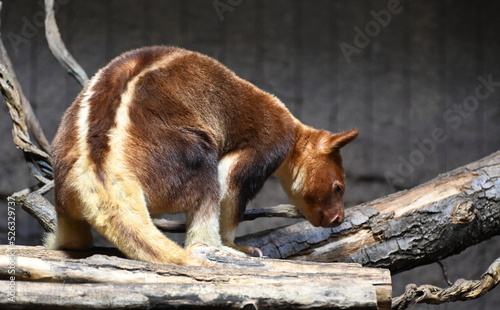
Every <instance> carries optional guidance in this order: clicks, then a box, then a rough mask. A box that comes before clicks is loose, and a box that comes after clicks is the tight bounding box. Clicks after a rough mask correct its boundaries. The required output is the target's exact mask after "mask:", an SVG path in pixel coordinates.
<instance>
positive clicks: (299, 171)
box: [277, 127, 358, 227]
mask: <svg viewBox="0 0 500 310" xmlns="http://www.w3.org/2000/svg"><path fill="white" fill-rule="evenodd" d="M357 136H358V130H357V129H353V130H349V131H345V132H341V133H330V132H328V131H324V130H315V129H312V128H309V127H308V128H304V129H303V130H301V131H300V132H299V134H298V137H297V139H296V142H295V146H294V149H293V151H292V153H291V154H290V156H289V157H288V158H287V159H286V160H285V162H284V164H283V165H282V166H281V167H280V169H279V171H278V173H277V176H278V177H279V178H280V180H281V183H282V185H283V188H284V189H285V191H286V192H287V193H288V196H289V198H290V200H291V201H292V203H293V204H295V206H297V207H298V208H299V209H300V210H301V211H302V213H303V214H304V216H305V217H306V218H307V220H308V221H309V222H310V223H311V224H312V225H314V226H322V227H334V226H338V225H340V224H341V223H342V222H343V220H344V191H345V173H344V169H343V168H342V157H341V156H340V149H341V148H342V147H344V146H345V145H346V144H348V143H349V142H351V141H352V140H354V139H355V138H356V137H357Z"/></svg>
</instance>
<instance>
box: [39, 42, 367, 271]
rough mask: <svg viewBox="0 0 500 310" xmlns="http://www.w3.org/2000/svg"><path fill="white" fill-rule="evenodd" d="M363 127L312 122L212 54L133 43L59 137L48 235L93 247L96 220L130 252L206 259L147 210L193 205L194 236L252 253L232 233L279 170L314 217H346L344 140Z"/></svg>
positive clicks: (62, 244)
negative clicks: (335, 129)
mask: <svg viewBox="0 0 500 310" xmlns="http://www.w3.org/2000/svg"><path fill="white" fill-rule="evenodd" d="M357 133H358V132H357V130H351V131H348V132H344V133H340V134H332V133H329V132H327V131H322V130H315V129H312V128H310V127H308V126H305V125H303V124H302V123H300V122H299V121H298V120H297V119H296V118H294V117H293V116H292V115H291V114H290V112H289V111H288V110H287V109H286V107H285V106H284V105H283V104H282V103H281V102H280V101H279V100H278V99H277V98H276V97H274V96H272V95H271V94H268V93H266V92H264V91H262V90H260V89H258V88H257V87H255V86H254V85H252V84H250V83H249V82H247V81H245V80H243V79H241V78H239V77H237V76H236V75H235V74H234V73H233V72H232V71H230V70H229V69H227V68H226V67H224V66H223V65H221V64H220V63H218V62H217V61H216V60H214V59H211V58H209V57H207V56H204V55H201V54H198V53H195V52H190V51H186V50H183V49H179V48H174V47H149V48H143V49H138V50H134V51H131V52H128V53H125V54H123V55H122V56H119V57H117V58H116V59H114V60H113V61H112V62H111V63H110V64H109V65H108V66H106V67H104V68H103V69H101V70H100V71H99V72H98V73H97V74H96V76H94V77H93V78H92V79H91V80H90V81H89V84H88V85H87V86H86V88H85V89H84V90H83V91H82V93H81V94H80V95H79V96H78V97H77V99H76V100H75V102H74V103H73V105H72V106H71V107H70V108H69V109H68V111H67V112H66V114H65V116H64V118H63V121H62V124H61V126H60V128H59V130H58V133H57V135H56V138H55V139H54V143H53V154H52V155H53V163H54V174H55V198H56V209H57V214H58V229H57V231H56V233H55V235H51V236H49V237H48V238H47V241H46V244H47V245H48V246H49V247H51V248H68V249H83V248H86V247H89V246H91V244H92V236H91V234H90V226H93V227H94V228H95V229H96V230H97V231H98V232H99V233H101V234H102V235H104V236H105V237H106V238H107V239H108V240H109V241H111V242H112V243H114V244H115V245H116V246H117V247H118V248H119V249H120V250H121V251H122V252H123V253H124V254H125V255H127V256H128V257H130V258H134V259H138V260H145V261H150V262H156V263H174V264H190V265H192V264H194V265H197V264H199V261H198V260H196V259H194V258H192V257H190V256H189V255H188V254H186V252H185V251H184V250H183V249H181V248H180V247H179V246H177V245H176V244H175V243H173V242H171V241H170V240H169V239H168V238H166V237H165V236H164V235H163V234H162V233H161V232H160V231H158V229H156V228H155V226H154V225H153V223H152V221H151V218H150V215H153V216H157V215H160V214H162V213H176V212H185V213H186V215H187V222H188V223H187V224H188V232H187V238H186V244H188V245H189V244H194V243H197V242H201V243H206V244H209V245H212V246H216V247H219V248H223V249H225V250H228V249H237V250H240V251H244V252H247V253H252V251H253V248H251V247H242V246H236V245H235V244H234V243H233V240H234V236H235V231H236V228H237V226H238V223H239V221H240V219H241V217H242V215H243V212H244V210H245V206H246V204H247V203H248V201H249V200H250V199H252V198H253V197H254V196H255V195H256V194H257V192H258V191H259V190H260V189H261V188H262V186H263V184H264V182H265V181H266V179H267V178H268V177H269V176H270V175H272V174H273V173H274V174H276V175H277V176H278V177H279V178H280V180H281V182H282V184H283V187H284V188H285V190H286V191H287V192H288V193H289V195H290V198H291V200H292V201H293V202H294V203H295V204H296V205H297V206H298V207H299V208H300V209H301V210H302V212H303V213H304V214H305V216H306V217H307V219H308V220H309V221H310V222H311V223H312V224H313V225H315V226H324V227H331V226H335V225H338V224H340V223H341V222H342V220H343V217H344V216H343V202H342V201H343V193H344V189H345V183H344V182H345V177H344V171H343V169H342V160H341V157H340V152H339V149H340V148H341V147H343V146H344V145H346V144H347V143H349V142H350V141H352V140H353V139H354V138H355V137H356V136H357ZM89 224H90V225H89Z"/></svg>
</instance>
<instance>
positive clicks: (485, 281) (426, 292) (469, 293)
mask: <svg viewBox="0 0 500 310" xmlns="http://www.w3.org/2000/svg"><path fill="white" fill-rule="evenodd" d="M498 283H500V257H499V258H497V259H496V260H495V261H494V262H493V264H491V266H490V267H489V268H488V270H487V271H486V272H485V273H484V274H483V275H482V276H481V279H480V280H473V281H467V280H464V279H459V280H457V281H456V282H455V283H454V284H453V285H452V286H450V287H448V288H445V289H442V288H439V287H436V286H433V285H422V286H418V287H417V286H416V285H415V284H408V285H407V286H406V291H405V292H404V294H403V295H401V296H399V297H396V298H394V300H393V302H392V309H397V310H403V309H406V308H408V307H410V306H412V305H414V304H416V303H426V304H442V303H446V302H453V301H458V300H460V301H465V300H472V299H476V298H479V297H481V296H483V295H484V294H486V293H487V292H489V291H491V290H492V289H494V288H495V287H496V286H497V285H498Z"/></svg>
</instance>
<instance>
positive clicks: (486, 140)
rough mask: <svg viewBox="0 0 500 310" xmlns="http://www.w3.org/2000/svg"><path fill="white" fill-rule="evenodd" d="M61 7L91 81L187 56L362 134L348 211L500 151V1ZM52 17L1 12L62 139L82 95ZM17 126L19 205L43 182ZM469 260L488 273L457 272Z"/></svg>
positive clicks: (21, 229)
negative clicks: (158, 57)
mask: <svg viewBox="0 0 500 310" xmlns="http://www.w3.org/2000/svg"><path fill="white" fill-rule="evenodd" d="M56 2H57V3H58V7H59V9H58V15H57V20H58V22H59V25H60V28H61V29H60V30H61V33H62V36H63V39H64V40H65V42H66V44H67V46H68V48H69V50H70V51H71V52H72V53H73V55H74V56H75V58H76V59H77V60H78V61H79V62H80V63H81V65H82V66H83V67H84V68H85V70H86V71H87V73H88V74H89V75H92V74H94V73H95V72H96V70H97V69H98V68H100V67H102V66H103V65H105V64H106V63H107V62H108V61H109V60H111V59H112V58H113V57H115V56H116V55H118V54H119V53H121V52H123V51H126V50H128V49H131V48H135V47H139V46H143V45H150V44H171V45H178V46H181V47H185V48H188V49H193V50H197V51H200V52H203V53H206V54H208V55H210V56H212V57H215V58H217V59H219V60H220V61H221V62H223V63H224V64H226V65H227V66H228V67H230V68H231V69H233V70H234V71H235V72H236V73H237V74H239V75H240V76H242V77H244V78H246V79H248V80H250V81H251V82H253V83H255V84H256V85H257V86H259V87H261V88H263V89H265V90H267V91H269V92H271V93H274V94H275V95H277V96H278V97H279V98H281V99H282V101H283V102H284V103H285V104H286V105H287V106H288V107H289V109H290V110H291V111H292V112H293V113H294V114H295V115H296V116H297V117H299V118H300V119H301V120H302V121H303V122H305V123H307V124H309V125H312V126H314V127H318V128H324V129H329V130H332V131H339V130H345V129H350V128H353V127H358V128H359V129H360V131H361V134H360V137H359V139H358V140H357V141H356V142H355V143H353V144H352V145H349V146H348V147H347V148H346V149H345V150H344V152H343V154H344V158H345V160H344V162H345V167H346V170H347V174H348V182H349V183H348V186H349V187H348V193H347V204H348V205H354V204H357V203H360V202H363V201H367V200H371V199H374V198H376V197H379V196H381V195H385V194H388V193H390V192H393V191H396V190H399V189H403V188H409V187H412V186H414V185H416V184H419V183H421V182H423V181H425V180H429V179H431V178H432V177H434V176H436V175H437V174H439V173H441V172H445V171H448V170H450V169H453V168H455V167H458V166H460V165H463V164H466V163H468V162H470V161H474V160H476V159H479V158H481V157H483V156H486V155H488V154H490V153H491V152H493V151H496V150H498V149H499V148H500V104H499V101H500V87H499V85H498V84H499V82H500V66H499V63H498V55H499V54H500V34H499V33H500V21H499V20H498V16H499V14H500V3H499V2H497V1H485V0H482V1H475V2H470V1H449V0H448V1H430V0H425V1H424V0H419V1H401V2H399V1H396V0H371V1H364V0H363V1H361V0H350V1H347V0H342V1H340V0H339V1H326V0H321V1H320V0H316V1H306V0H301V1H285V0H281V1H278V0H273V1H270V0H268V1H263V0H258V1H257V0H256V1H250V0H246V1H245V0H240V1H228V0H216V1H203V0H197V1H194V0H191V1H186V0H184V1H180V0H179V1H157V0H145V1H132V0H127V1H125V0H121V1H118V0H115V1H110V0H108V1H83V0H56ZM42 19H43V9H42V5H41V1H32V0H16V1H6V2H4V8H3V10H2V38H3V41H4V43H5V45H6V46H7V49H8V51H9V53H10V56H11V59H12V61H13V63H14V66H15V69H16V72H17V74H18V78H19V80H20V82H21V84H22V86H23V88H24V91H25V93H26V95H27V97H28V98H29V99H30V100H31V102H32V103H33V105H34V107H35V110H36V112H37V115H38V117H39V119H40V121H41V123H42V126H43V127H44V129H45V131H46V134H47V135H48V136H49V137H50V138H52V137H53V135H54V133H55V130H56V128H57V125H58V123H59V121H60V118H61V116H62V113H63V111H64V109H65V108H66V107H67V106H68V105H69V104H70V103H71V101H72V100H73V99H74V97H75V96H76V95H77V93H78V91H79V89H80V87H79V85H78V84H77V83H76V82H75V81H74V80H72V78H70V77H69V76H67V75H66V74H65V72H64V71H63V70H62V69H61V68H60V66H59V65H58V64H57V63H56V61H55V60H54V59H53V57H52V56H51V54H50V52H49V50H48V49H47V44H46V42H45V37H44V28H43V25H42V24H43V23H42V22H41V21H42ZM2 111H4V112H5V109H4V108H2ZM10 128H11V123H10V120H9V118H8V117H7V116H6V113H0V141H1V147H2V152H0V195H1V196H2V197H4V198H2V199H3V200H4V201H5V204H7V202H6V198H5V197H6V196H7V195H8V194H10V193H11V192H13V191H16V190H19V189H22V188H24V187H26V186H28V185H30V184H33V180H32V179H31V178H30V177H29V176H28V174H27V169H26V168H25V167H24V164H23V160H22V156H21V154H20V152H19V151H18V150H16V149H15V147H14V145H13V143H12V142H11V136H10ZM280 202H286V198H285V197H284V194H283V193H282V191H281V189H280V188H279V186H278V185H277V183H276V181H275V180H270V182H269V184H268V186H266V188H265V191H264V192H263V193H262V194H261V195H260V196H259V197H258V199H257V200H256V201H255V202H254V203H253V206H255V207H260V206H270V205H274V204H276V203H280ZM3 209H4V208H2V210H3ZM2 212H3V211H2ZM281 223H282V222H279V224H281ZM266 225H271V224H270V223H269V220H259V221H257V222H256V223H252V224H245V225H244V227H243V228H242V232H245V231H249V230H251V229H258V228H262V227H264V226H266ZM272 225H276V224H272ZM4 227H6V225H3V224H2V225H0V228H1V229H2V230H3V228H4ZM17 227H18V236H19V238H18V242H19V243H35V244H39V243H40V230H39V228H38V226H37V224H36V223H34V221H33V220H31V219H29V218H25V217H23V216H22V214H21V213H20V212H19V214H18V218H17ZM4 236H5V234H0V238H1V239H0V243H3V242H4V240H6V238H5V237H4ZM498 242H499V240H498V238H496V239H493V240H491V241H488V242H486V243H485V244H484V245H480V246H478V247H475V248H473V249H470V250H468V251H467V253H466V254H465V255H460V256H457V258H450V259H448V260H446V261H445V264H446V265H447V267H448V268H449V269H450V270H454V269H456V270H455V271H456V272H450V273H452V274H453V275H454V276H456V277H458V276H462V273H461V271H462V270H463V269H465V268H466V269H467V270H469V271H470V272H471V275H470V277H478V276H479V275H480V273H481V272H482V271H484V268H485V267H486V266H487V265H488V264H489V263H490V262H491V261H492V259H493V258H494V257H495V256H498V253H500V247H499V245H498V244H499V243H498ZM485 253H486V254H485ZM466 258H468V259H471V260H470V262H474V261H481V262H482V263H481V264H477V266H474V264H472V265H473V267H471V266H467V267H460V268H458V267H457V266H455V264H457V263H459V262H460V261H466V260H467V259H466ZM436 266H437V265H436ZM436 268H437V267H436ZM436 268H435V266H430V267H423V268H418V269H417V270H416V271H413V272H409V273H405V274H403V275H400V276H398V278H397V279H401V280H398V281H399V282H398V284H397V285H398V287H399V292H400V291H401V287H402V286H401V285H402V284H404V283H407V282H409V281H413V282H417V283H424V282H433V283H436V284H439V285H442V283H441V282H440V277H439V276H436V275H437V272H436ZM466 276H469V274H467V275H466ZM497 290H498V289H497ZM496 295H497V296H496V297H495V296H493V297H485V298H484V299H483V300H482V301H479V302H477V303H476V304H473V303H465V304H463V305H462V304H453V305H448V306H447V305H444V306H441V307H439V309H447V308H451V307H453V308H454V309H457V308H461V307H464V308H463V309H465V307H468V308H467V309H469V308H470V306H471V305H479V306H478V307H481V308H482V309H493V304H494V302H496V303H498V302H500V299H499V298H500V297H499V296H498V295H500V294H498V293H497V294H496ZM473 307H474V306H473ZM433 308H436V307H433ZM421 309H426V307H425V306H422V307H421Z"/></svg>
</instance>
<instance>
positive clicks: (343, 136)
mask: <svg viewBox="0 0 500 310" xmlns="http://www.w3.org/2000/svg"><path fill="white" fill-rule="evenodd" d="M358 133H359V130H358V129H357V128H355V129H351V130H348V131H344V132H341V133H333V134H331V135H330V136H329V137H328V139H327V140H326V141H325V142H324V144H323V148H324V149H325V150H326V151H327V152H332V151H335V150H339V149H340V148H342V147H344V146H346V145H347V144H348V143H350V142H351V141H352V140H354V139H356V137H357V136H358Z"/></svg>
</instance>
